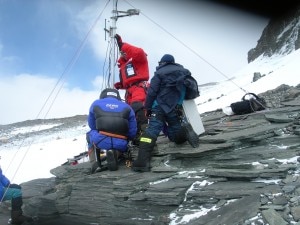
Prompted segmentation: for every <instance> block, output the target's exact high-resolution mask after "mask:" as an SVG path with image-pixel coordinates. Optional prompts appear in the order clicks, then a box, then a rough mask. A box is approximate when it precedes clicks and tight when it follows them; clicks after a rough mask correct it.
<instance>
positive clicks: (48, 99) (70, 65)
mask: <svg viewBox="0 0 300 225" xmlns="http://www.w3.org/2000/svg"><path fill="white" fill-rule="evenodd" d="M109 2H110V0H108V1H107V2H106V4H105V6H104V8H103V10H102V11H101V12H100V13H99V15H98V16H97V17H96V19H95V21H94V23H93V24H92V26H91V27H90V29H89V30H88V32H87V34H86V35H85V37H84V39H83V40H82V41H81V43H80V45H79V47H78V48H77V50H76V51H75V53H74V55H73V56H72V58H71V60H70V61H69V63H68V64H67V66H66V67H65V69H64V71H63V72H62V74H61V76H60V77H59V79H58V80H57V82H56V84H55V85H54V87H53V89H52V90H51V92H50V94H49V95H48V97H47V99H46V100H45V102H44V104H43V106H42V108H41V110H40V111H39V112H38V114H37V116H36V118H35V119H38V118H39V117H40V115H41V113H42V111H43V110H44V109H45V107H46V105H47V103H48V102H49V101H50V98H51V96H53V94H54V91H55V90H56V89H57V88H58V85H59V84H60V83H61V85H60V87H59V88H58V90H57V93H56V95H55V96H54V98H53V100H52V101H51V102H50V106H49V108H48V110H47V111H46V113H45V115H44V117H43V119H45V118H46V117H47V115H48V113H49V111H50V110H51V108H52V106H53V104H54V102H55V101H56V99H57V96H58V94H59V93H60V91H61V89H62V88H63V86H64V84H65V82H66V76H67V73H68V72H69V71H70V70H71V69H72V67H73V65H74V64H75V63H76V61H77V59H78V58H79V56H80V53H81V52H82V50H83V47H84V46H85V44H86V42H87V39H88V37H89V35H90V33H91V32H92V30H93V29H94V28H95V26H96V24H97V23H98V21H99V19H100V17H101V16H102V14H103V12H104V10H105V9H106V7H107V5H108V3H109ZM63 78H64V79H63ZM41 126H42V124H41V125H40V126H39V128H38V129H37V131H40V128H41ZM24 141H25V139H23V141H22V142H21V145H20V146H19V148H18V150H17V151H16V153H15V154H14V156H13V158H12V160H11V162H10V163H9V166H8V168H7V170H8V169H9V168H10V166H11V164H12V162H13V161H14V160H15V157H16V155H17V153H18V151H19V150H20V148H21V147H22V146H23V144H24ZM33 142H34V141H32V142H31V143H29V146H28V148H27V150H26V151H25V154H24V156H23V157H22V159H21V162H20V163H19V164H18V167H17V169H16V170H15V172H14V174H13V176H12V178H11V179H10V180H11V181H13V180H14V178H15V176H16V174H17V173H18V171H19V169H20V166H21V165H22V162H23V161H24V159H25V157H26V155H27V154H28V151H29V150H30V148H31V146H32V144H33Z"/></svg>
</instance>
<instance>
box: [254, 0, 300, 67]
mask: <svg viewBox="0 0 300 225" xmlns="http://www.w3.org/2000/svg"><path fill="white" fill-rule="evenodd" d="M299 18H300V3H299V1H295V2H294V7H293V8H290V10H288V11H286V12H285V13H284V14H281V15H280V16H277V17H276V18H273V19H271V20H270V22H269V24H268V25H267V27H266V28H265V29H264V31H263V33H262V35H261V37H260V39H259V40H258V42H257V45H256V47H255V48H253V49H251V50H250V51H249V52H248V62H249V63H250V62H253V61H254V60H255V59H257V58H258V57H259V56H261V55H263V56H267V57H270V56H272V55H276V54H279V55H287V54H289V53H291V52H292V51H294V50H297V49H299V47H300V32H299V29H300V24H299Z"/></svg>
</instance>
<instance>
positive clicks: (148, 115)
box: [146, 109, 152, 118]
mask: <svg viewBox="0 0 300 225" xmlns="http://www.w3.org/2000/svg"><path fill="white" fill-rule="evenodd" d="M151 115H152V110H151V109H147V112H146V116H147V117H148V118H149V117H151Z"/></svg>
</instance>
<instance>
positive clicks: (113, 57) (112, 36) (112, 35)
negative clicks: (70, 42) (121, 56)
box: [104, 0, 140, 87]
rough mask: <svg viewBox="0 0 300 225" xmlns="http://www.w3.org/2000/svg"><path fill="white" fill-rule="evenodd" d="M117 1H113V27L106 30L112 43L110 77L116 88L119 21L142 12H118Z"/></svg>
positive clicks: (130, 10) (136, 10)
mask: <svg viewBox="0 0 300 225" xmlns="http://www.w3.org/2000/svg"><path fill="white" fill-rule="evenodd" d="M117 1H118V0H113V11H112V17H111V20H112V25H111V27H110V28H109V30H108V29H106V28H105V29H104V30H105V31H106V32H109V36H110V41H111V53H112V54H111V62H112V63H110V68H109V70H110V75H111V77H112V79H111V82H112V84H111V87H113V86H114V83H115V62H116V55H115V53H116V45H115V44H114V41H115V40H114V39H115V35H116V30H117V26H116V24H117V20H118V18H120V17H125V16H133V15H139V14H140V10H138V9H128V10H127V11H117Z"/></svg>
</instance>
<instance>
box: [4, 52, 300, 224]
mask: <svg viewBox="0 0 300 225" xmlns="http://www.w3.org/2000/svg"><path fill="white" fill-rule="evenodd" d="M299 59H300V49H299V50H297V51H294V52H293V53H291V54H289V55H287V56H273V57H272V58H259V59H257V60H256V61H254V62H252V63H250V64H249V65H248V66H246V67H244V68H243V69H242V70H240V71H239V73H237V74H236V75H235V78H234V79H233V80H232V81H233V82H234V85H235V86H238V87H240V88H243V89H246V90H248V91H249V92H255V93H261V92H264V91H266V90H271V89H273V88H275V87H277V86H279V85H280V84H282V83H287V84H289V85H293V84H292V83H293V82H294V84H298V83H300V76H299V75H298V65H297V64H298V62H299ZM258 70H259V71H261V72H262V73H264V74H265V76H264V77H262V78H261V79H259V80H258V81H256V82H251V80H252V78H253V71H258ZM285 81H286V82H285ZM233 82H227V81H225V82H220V83H219V84H218V85H216V86H215V87H214V88H211V87H206V88H205V89H203V90H202V95H201V96H200V97H199V98H197V99H196V100H195V102H196V103H197V104H199V112H200V111H205V110H204V109H206V111H210V110H215V109H219V108H220V107H226V106H228V105H229V104H230V103H232V102H234V101H238V100H240V99H241V97H242V95H244V94H245V93H243V92H242V91H241V90H240V88H237V87H236V89H235V90H234V88H233V87H232V85H233ZM213 90H218V91H217V92H216V91H213ZM230 90H231V91H230ZM232 90H233V91H232ZM216 93H217V94H216ZM221 93H222V95H223V97H221V98H220V96H219V95H221ZM218 94H219V95H218ZM208 99H210V101H208ZM220 99H222V100H220ZM266 110H268V109H266ZM59 125H61V124H59V123H50V122H49V123H43V124H41V125H38V126H26V127H21V128H15V129H13V130H12V131H11V132H10V133H5V134H3V133H2V134H0V140H3V141H5V139H7V138H10V140H14V141H13V142H12V143H11V142H9V143H6V144H2V145H0V156H1V157H0V165H1V168H2V170H3V172H4V174H5V175H6V176H7V177H8V178H9V179H10V180H11V182H13V183H18V184H20V183H23V182H26V181H30V180H33V179H37V178H50V177H53V175H52V174H51V173H50V170H51V169H53V168H56V167H57V166H60V165H61V164H63V163H65V162H67V159H69V158H73V157H74V156H76V155H79V154H80V153H83V152H85V151H87V144H86V138H85V133H86V132H87V131H88V129H89V128H88V126H86V125H87V124H86V123H84V124H82V125H80V124H79V125H78V126H77V127H72V128H68V129H67V130H62V131H58V132H55V133H52V134H49V135H44V136H43V137H40V136H35V135H27V136H26V138H24V139H23V140H15V139H14V138H13V137H14V136H16V135H18V134H22V133H26V132H33V131H41V130H44V129H49V128H51V127H55V126H59ZM204 128H205V127H204ZM297 158H298V157H297V156H296V157H293V158H288V159H278V160H279V161H280V162H282V163H295V164H296V163H298V162H297ZM87 161H88V158H87V157H85V158H83V159H81V160H80V161H79V163H82V162H87ZM254 164H255V165H257V164H259V162H254ZM75 166H76V165H75ZM37 168H38V169H37ZM185 172H186V173H191V172H193V171H185ZM279 181H280V180H272V181H270V180H263V179H260V180H257V181H256V182H268V183H269V182H279ZM210 184H212V183H210V182H208V181H207V180H204V181H203V182H201V183H199V182H198V183H194V184H193V185H191V187H190V188H189V189H188V190H187V191H193V188H196V187H197V188H199V187H201V186H206V185H210ZM183 207H184V203H183V205H180V206H179V207H178V208H177V210H175V211H174V212H172V213H170V215H169V217H170V220H171V222H170V225H177V224H184V223H187V222H188V221H190V220H192V219H195V218H199V217H201V216H202V215H205V214H207V213H208V212H209V211H208V209H206V208H199V209H198V210H196V211H195V210H192V211H191V213H190V214H185V215H182V213H181V211H182V208H183ZM210 210H217V207H212V208H211V209H210Z"/></svg>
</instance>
